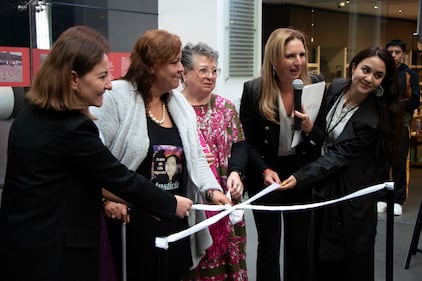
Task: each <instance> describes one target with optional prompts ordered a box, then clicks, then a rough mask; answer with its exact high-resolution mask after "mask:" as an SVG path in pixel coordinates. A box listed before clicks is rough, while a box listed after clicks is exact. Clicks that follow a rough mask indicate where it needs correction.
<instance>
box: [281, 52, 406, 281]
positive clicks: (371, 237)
mask: <svg viewBox="0 0 422 281" xmlns="http://www.w3.org/2000/svg"><path fill="white" fill-rule="evenodd" d="M349 65H350V67H349V73H348V77H349V79H348V80H346V79H342V78H341V79H336V80H334V81H333V82H332V84H331V86H330V88H329V89H328V90H327V96H326V101H327V106H324V108H327V111H326V112H322V113H321V114H322V115H323V116H324V120H325V125H324V126H322V127H320V128H321V129H322V130H323V131H324V133H325V136H326V139H325V141H324V143H323V145H322V151H323V155H322V156H321V157H320V158H318V159H317V160H315V161H313V162H311V163H310V164H308V165H306V166H304V167H302V168H300V169H299V170H298V171H295V172H294V173H292V175H291V176H290V177H288V178H287V179H286V180H285V181H283V183H282V187H281V189H282V190H291V188H294V189H297V190H304V189H308V190H313V193H314V200H315V201H317V202H320V201H326V200H331V199H337V198H340V197H342V196H345V195H347V194H350V193H353V192H355V191H358V190H360V189H363V188H365V187H369V186H372V185H374V184H379V183H383V182H384V181H385V177H384V176H385V173H384V171H385V163H386V162H388V163H390V164H391V162H392V161H394V159H395V157H396V154H397V153H398V150H399V147H398V144H399V142H400V139H401V132H402V130H400V127H401V126H403V112H402V108H401V106H400V102H399V88H398V81H397V71H396V67H395V64H394V60H393V57H392V56H391V55H390V53H389V52H388V51H387V50H386V49H384V48H382V47H379V46H373V47H369V48H366V49H364V50H362V51H360V52H358V53H357V54H356V55H355V56H354V57H353V59H352V60H351V62H350V64H349ZM315 127H316V128H318V127H317V126H315ZM315 130H316V129H315ZM376 196H377V195H376V194H369V195H365V196H361V197H359V198H354V199H352V200H349V201H344V202H341V203H338V204H334V205H329V206H327V207H324V208H320V209H317V210H315V223H316V235H315V236H316V245H317V246H316V257H317V263H316V269H317V275H316V277H315V278H314V280H317V281H334V280H344V281H356V280H360V281H373V280H374V245H375V234H376V227H377V211H376Z"/></svg>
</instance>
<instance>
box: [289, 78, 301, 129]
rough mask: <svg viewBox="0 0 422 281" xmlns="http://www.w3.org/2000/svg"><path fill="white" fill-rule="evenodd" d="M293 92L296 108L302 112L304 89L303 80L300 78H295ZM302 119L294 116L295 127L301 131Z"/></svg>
mask: <svg viewBox="0 0 422 281" xmlns="http://www.w3.org/2000/svg"><path fill="white" fill-rule="evenodd" d="M292 86H293V94H294V105H295V108H294V110H296V111H300V112H302V90H303V81H302V80H300V79H295V80H293V82H292ZM301 122H302V119H300V118H298V117H296V116H295V117H294V125H293V129H294V130H297V131H299V130H300V129H301Z"/></svg>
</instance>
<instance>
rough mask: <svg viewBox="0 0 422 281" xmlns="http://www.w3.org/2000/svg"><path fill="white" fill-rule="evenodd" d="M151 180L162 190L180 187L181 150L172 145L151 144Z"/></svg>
mask: <svg viewBox="0 0 422 281" xmlns="http://www.w3.org/2000/svg"><path fill="white" fill-rule="evenodd" d="M152 150H153V153H152V164H151V180H152V182H153V183H155V185H156V186H157V187H159V188H161V189H163V190H176V189H179V188H180V179H181V172H182V168H183V167H182V161H181V160H182V157H183V150H182V147H180V146H174V145H153V146H152Z"/></svg>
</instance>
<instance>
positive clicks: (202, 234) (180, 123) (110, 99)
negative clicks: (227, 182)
mask: <svg viewBox="0 0 422 281" xmlns="http://www.w3.org/2000/svg"><path fill="white" fill-rule="evenodd" d="M112 84H113V89H112V90H110V91H106V92H105V93H104V102H103V106H102V107H91V108H90V112H91V114H92V115H93V116H94V117H95V118H97V120H96V124H97V126H98V128H99V130H100V131H101V133H102V135H103V137H104V143H105V145H106V146H107V147H108V148H109V149H110V150H111V152H112V153H113V154H114V156H116V157H117V158H118V159H120V161H121V162H122V163H123V164H125V165H126V166H127V167H129V169H131V170H136V169H137V168H138V167H139V165H140V164H141V162H142V161H143V160H144V159H145V157H146V156H147V152H148V148H149V137H148V131H147V125H146V124H147V120H146V113H145V104H144V101H143V99H142V96H141V95H140V94H137V93H136V90H135V88H134V86H133V85H132V84H131V83H130V82H127V81H124V80H116V81H113V82H112ZM167 107H168V110H169V113H170V115H171V116H172V119H173V121H174V123H175V124H176V126H177V128H178V131H179V134H180V138H181V140H182V144H183V150H184V153H185V158H186V167H187V170H188V175H189V177H188V180H187V196H188V197H189V198H191V199H192V200H193V201H194V203H201V202H202V199H203V198H205V191H206V190H207V189H218V190H222V189H221V187H220V185H219V184H218V182H217V180H216V179H215V177H214V175H213V174H212V172H211V169H210V167H209V165H208V162H207V160H206V158H205V155H204V153H203V151H202V147H201V145H200V143H199V139H198V135H197V128H196V115H195V112H194V110H193V109H192V107H191V106H190V104H189V103H188V102H187V101H186V99H185V98H184V97H183V95H182V94H181V93H180V92H177V91H172V92H171V93H170V96H169V99H168V104H167ZM204 219H205V212H204V211H200V210H196V211H195V212H191V214H190V215H189V217H188V222H189V226H192V225H194V224H196V223H198V222H200V221H202V220H204ZM211 244H212V239H211V236H210V233H209V231H208V229H204V230H202V231H199V232H197V233H196V234H195V235H191V237H190V245H191V251H192V264H193V267H192V268H195V267H196V266H197V265H198V263H199V261H200V260H201V258H202V257H203V256H204V255H205V250H206V249H207V248H209V247H210V246H211ZM170 247H171V245H170Z"/></svg>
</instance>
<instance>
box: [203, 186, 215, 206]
mask: <svg viewBox="0 0 422 281" xmlns="http://www.w3.org/2000/svg"><path fill="white" fill-rule="evenodd" d="M213 197H214V189H211V190H207V192H205V199H207V201H208V203H211V202H212V198H213Z"/></svg>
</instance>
